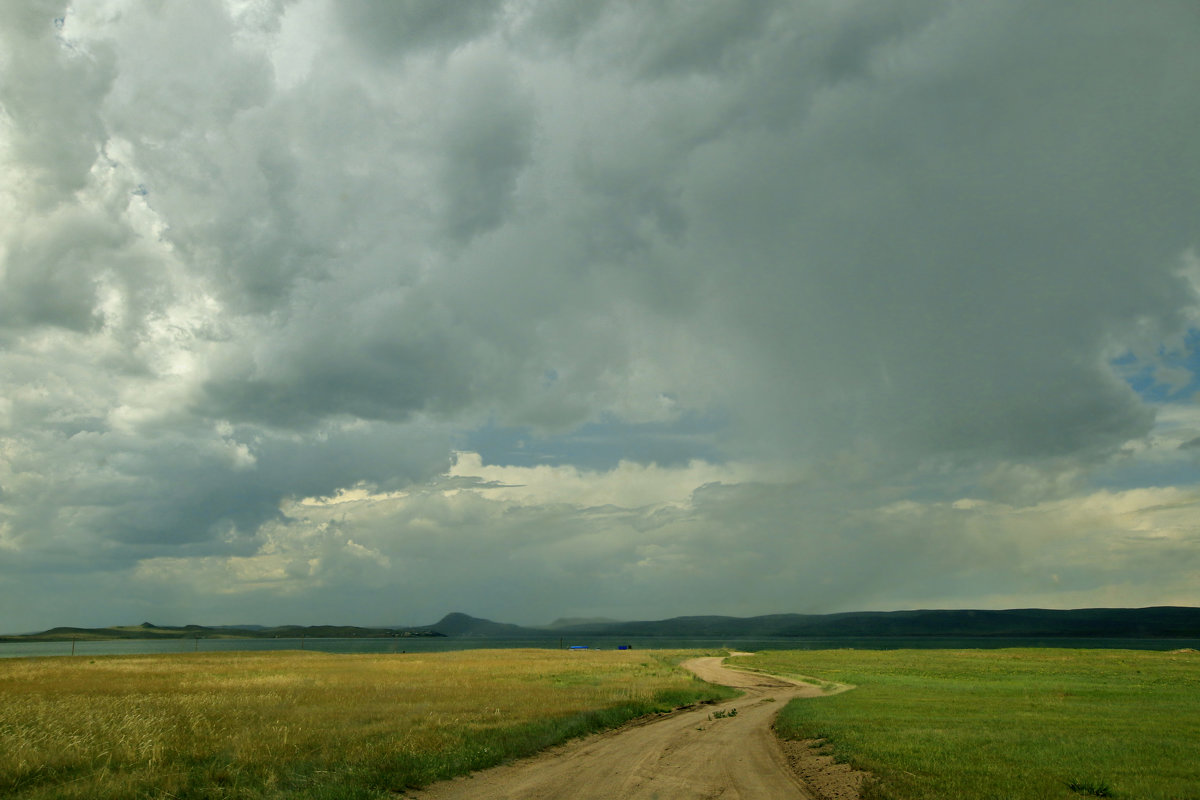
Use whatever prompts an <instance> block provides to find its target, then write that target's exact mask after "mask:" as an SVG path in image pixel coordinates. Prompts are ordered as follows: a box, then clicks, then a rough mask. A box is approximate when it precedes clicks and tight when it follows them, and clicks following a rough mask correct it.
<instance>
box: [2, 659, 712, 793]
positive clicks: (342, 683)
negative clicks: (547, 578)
mask: <svg viewBox="0 0 1200 800" xmlns="http://www.w3.org/2000/svg"><path fill="white" fill-rule="evenodd" d="M718 693H719V692H718V690H715V689H712V688H711V687H707V686H705V685H703V684H699V683H697V682H696V681H695V680H694V679H693V678H692V677H691V676H689V675H687V674H685V673H682V672H680V671H678V670H676V669H674V668H673V667H672V666H671V664H670V663H669V660H668V659H666V658H664V657H663V656H662V655H661V654H654V653H649V652H630V651H626V652H620V651H608V652H596V651H591V652H564V651H552V650H550V651H546V650H521V651H512V650H508V651H499V650H472V651H464V652H453V653H430V654H422V655H331V654H323V653H299V652H291V653H280V652H240V653H219V654H218V653H200V654H179V655H171V656H161V655H159V656H126V657H119V656H111V657H97V658H93V659H84V658H53V659H3V660H0V795H3V796H5V797H20V798H50V797H55V798H57V797H65V798H71V797H79V798H83V797H87V798H104V797H113V798H116V797H134V796H141V797H329V798H348V797H375V796H379V795H381V793H386V792H387V791H389V790H393V791H394V790H396V789H400V788H403V787H404V786H406V785H419V784H421V783H424V782H428V781H429V780H433V779H436V778H440V777H446V776H448V775H451V774H455V773H457V772H462V771H465V770H469V769H474V768H479V767H481V766H486V765H489V764H492V763H497V762H499V761H500V760H503V759H505V758H508V757H511V756H513V755H523V754H525V753H528V752H532V751H534V750H536V749H538V748H540V747H544V746H546V745H548V744H550V743H553V742H554V741H557V740H561V739H562V738H565V737H568V736H571V735H576V734H578V733H582V732H586V731H587V730H593V729H596V728H599V727H604V726H606V725H611V724H616V723H619V722H620V721H622V720H624V719H627V718H629V717H631V716H636V715H637V714H639V713H648V712H650V711H653V710H658V709H662V708H667V707H670V706H673V705H678V704H683V703H685V702H694V701H695V700H697V699H700V698H701V696H709V697H715V696H717V695H718Z"/></svg>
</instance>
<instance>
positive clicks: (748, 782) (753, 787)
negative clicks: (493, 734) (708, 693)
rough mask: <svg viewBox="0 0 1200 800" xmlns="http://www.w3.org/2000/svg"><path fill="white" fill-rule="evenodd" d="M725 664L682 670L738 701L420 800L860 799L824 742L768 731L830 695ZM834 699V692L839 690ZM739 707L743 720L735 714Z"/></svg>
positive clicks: (626, 730) (574, 746)
mask: <svg viewBox="0 0 1200 800" xmlns="http://www.w3.org/2000/svg"><path fill="white" fill-rule="evenodd" d="M721 662H722V659H721V658H697V659H693V660H691V661H688V662H685V663H684V666H685V667H687V668H688V669H690V670H691V671H692V672H695V673H696V674H697V675H698V676H700V677H701V678H703V679H704V680H706V681H709V682H711V683H720V684H724V685H726V686H734V687H737V688H738V689H741V690H742V691H743V692H744V695H743V696H742V697H739V698H737V699H735V700H730V701H728V702H725V703H721V704H719V705H703V706H696V707H691V708H686V709H680V710H679V711H676V712H675V713H672V714H667V715H663V716H659V717H656V718H650V719H648V720H639V721H637V722H634V723H631V724H629V725H626V726H624V727H622V728H618V729H617V730H613V731H608V732H607V733H601V734H597V735H595V736H589V737H587V738H585V739H580V740H577V741H574V742H570V743H568V744H565V745H562V746H560V747H556V748H552V749H550V750H547V751H546V752H544V753H541V754H539V755H537V756H534V757H532V758H528V759H524V760H522V761H519V762H515V763H513V764H509V765H505V766H500V767H496V768H494V769H489V770H484V771H482V772H477V773H475V774H473V775H469V776H466V777H463V778H455V779H454V780H450V781H445V782H443V783H438V784H434V785H433V786H431V787H429V788H428V789H426V790H424V791H421V792H416V793H414V794H413V797H414V798H417V799H418V800H464V799H465V798H488V800H518V799H519V800H539V799H544V800H593V799H594V800H601V799H603V800H612V798H630V799H631V800H639V799H642V800H685V798H686V799H688V800H690V799H691V798H717V797H720V798H729V799H730V800H732V799H733V798H737V799H738V800H784V799H786V798H806V799H807V800H857V798H859V787H860V786H861V785H862V780H863V777H864V775H863V773H855V772H853V771H851V770H850V769H848V768H846V767H845V765H837V764H833V759H831V758H829V757H828V756H825V755H821V754H820V753H819V750H818V746H819V743H814V742H783V743H781V742H780V741H779V740H778V739H776V738H775V735H774V733H773V731H772V728H771V724H772V722H773V721H774V719H775V715H776V713H777V712H778V711H779V709H780V708H782V707H783V705H784V704H785V703H786V702H787V701H788V700H791V699H792V698H795V697H817V696H820V695H822V694H828V693H829V691H823V690H822V689H820V688H818V687H816V686H812V685H809V684H802V683H793V682H789V681H786V680H784V679H782V678H777V677H774V676H770V675H761V674H757V673H751V672H740V671H737V670H733V669H729V668H728V667H725V666H724V665H723V664H722V663H721ZM833 691H836V690H833ZM733 709H737V713H736V714H734V715H732V716H730V714H731V713H732V711H733Z"/></svg>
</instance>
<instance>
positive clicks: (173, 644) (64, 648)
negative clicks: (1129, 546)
mask: <svg viewBox="0 0 1200 800" xmlns="http://www.w3.org/2000/svg"><path fill="white" fill-rule="evenodd" d="M619 645H629V646H630V647H632V648H634V649H635V650H658V649H677V648H687V649H705V650H709V649H719V648H723V647H728V648H733V649H737V650H836V649H840V648H855V649H859V650H897V649H904V648H916V649H963V648H966V649H974V648H978V649H995V648H1001V647H1081V648H1112V649H1118V650H1176V649H1179V648H1183V647H1190V648H1194V649H1197V650H1200V639H1071V638H1052V639H1024V638H994V639H993V638H987V639H984V638H942V637H927V636H920V637H915V636H896V637H870V638H839V639H808V638H790V637H789V638H773V639H717V638H713V639H672V638H669V637H658V636H655V637H630V638H624V639H618V638H613V637H564V638H563V639H562V640H561V645H560V641H559V640H558V639H472V638H450V637H445V638H443V637H435V638H428V639H426V638H412V639H167V640H151V639H110V640H105V641H82V640H80V641H76V642H74V643H73V646H74V655H76V656H95V655H131V654H138V653H192V652H204V653H214V652H227V651H231V650H315V651H319V652H323V653H397V654H400V653H430V652H442V651H449V650H475V649H483V648H491V649H498V648H523V647H532V648H539V649H558V648H559V647H560V646H562V647H571V646H585V647H589V648H592V649H597V650H615V649H616V648H617V647H618V646H619ZM71 654H72V642H0V658H4V657H9V658H12V657H25V658H29V657H45V656H70V655H71Z"/></svg>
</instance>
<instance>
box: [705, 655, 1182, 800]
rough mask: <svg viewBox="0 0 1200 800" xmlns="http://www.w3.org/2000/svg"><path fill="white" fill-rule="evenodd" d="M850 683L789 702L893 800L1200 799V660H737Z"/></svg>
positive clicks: (792, 720)
mask: <svg viewBox="0 0 1200 800" xmlns="http://www.w3.org/2000/svg"><path fill="white" fill-rule="evenodd" d="M728 663H730V664H731V665H742V666H750V667H754V668H758V669H765V670H768V671H770V672H774V673H777V674H783V675H791V676H811V677H816V678H818V679H821V680H826V681H838V682H842V683H850V684H854V685H856V686H857V687H858V688H857V689H855V690H854V691H851V692H847V693H845V694H840V695H835V696H831V697H826V698H819V699H816V700H803V701H799V702H793V703H791V704H789V705H788V706H787V707H786V708H785V709H784V711H783V712H782V713H781V714H780V717H779V719H778V720H777V723H776V726H777V729H778V731H779V732H780V734H781V735H782V736H784V737H785V738H792V739H810V738H813V739H821V740H824V742H825V743H826V744H825V749H828V750H830V751H831V752H832V753H833V754H834V755H835V756H836V757H837V758H839V759H841V760H844V761H848V762H850V763H851V764H853V765H855V766H857V767H859V768H862V769H866V770H869V771H870V772H872V773H873V774H874V775H875V776H876V777H877V779H878V782H877V783H876V784H875V785H874V786H873V787H871V788H870V789H869V791H868V793H867V796H868V797H872V798H890V799H893V800H934V799H935V798H936V799H937V800H943V798H964V799H970V798H979V799H980V800H1025V799H1026V798H1028V799H1029V800H1034V799H1035V798H1036V799H1037V800H1053V799H1054V798H1063V800H1067V799H1068V798H1074V799H1076V800H1077V798H1079V797H1116V798H1139V799H1145V800H1185V799H1190V800H1197V798H1200V655H1198V654H1196V653H1194V652H1193V653H1164V652H1146V651H1132V650H1058V649H1037V650H958V651H935V650H908V651H904V650H899V651H866V650H831V651H777V652H765V653H761V654H758V655H756V656H753V657H738V658H734V659H731V660H730V661H729V662H728Z"/></svg>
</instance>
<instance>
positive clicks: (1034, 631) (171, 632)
mask: <svg viewBox="0 0 1200 800" xmlns="http://www.w3.org/2000/svg"><path fill="white" fill-rule="evenodd" d="M413 636H419V637H429V636H436V637H449V638H458V639H524V640H538V639H545V640H547V641H550V640H558V639H560V638H562V637H568V636H578V637H583V636H588V637H614V638H620V637H630V638H633V637H664V638H666V637H671V638H676V639H687V638H726V637H727V638H731V639H771V638H777V637H783V638H818V639H838V638H870V637H889V636H904V637H921V636H926V637H955V638H968V637H984V638H988V637H991V638H1106V639H1120V638H1131V639H1134V638H1137V639H1160V638H1161V639H1197V638H1200V608H1193V607H1189V606H1157V607H1152V608H1082V609H1073V610H1053V609H1039V608H1027V609H1009V610H1004V611H946V610H920V611H859V612H849V613H843V614H769V615H765V616H758V617H724V616H694V617H674V618H672V619H662V620H646V621H636V622H614V621H611V620H591V621H582V620H581V621H574V620H558V621H556V622H554V623H551V624H550V625H547V626H544V627H530V626H521V625H511V624H508V623H504V622H495V621H493V620H489V619H481V618H479V617H472V616H469V615H467V614H463V613H461V612H455V613H451V614H447V615H446V616H445V617H443V618H442V619H441V620H439V621H438V622H435V623H433V624H432V625H421V626H394V627H382V628H363V627H357V626H339V625H310V626H303V625H283V626H277V627H262V626H258V625H240V626H211V627H210V626H204V625H185V626H182V627H160V626H158V625H152V624H151V623H149V622H145V623H142V624H141V625H130V626H117V627H110V628H69V627H60V628H52V629H50V630H48V631H43V632H42V633H35V634H27V635H21V636H0V641H54V640H69V639H188V638H206V639H207V638H225V639H251V638H253V639H263V638H279V639H298V638H301V637H311V638H342V639H349V638H359V637H361V638H386V637H413Z"/></svg>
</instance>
